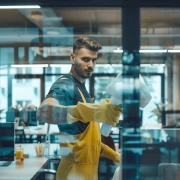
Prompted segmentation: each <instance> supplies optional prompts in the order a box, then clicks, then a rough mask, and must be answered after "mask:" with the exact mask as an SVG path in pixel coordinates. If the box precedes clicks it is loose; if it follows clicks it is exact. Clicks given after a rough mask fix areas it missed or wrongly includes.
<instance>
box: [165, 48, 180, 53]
mask: <svg viewBox="0 0 180 180" xmlns="http://www.w3.org/2000/svg"><path fill="white" fill-rule="evenodd" d="M168 52H169V53H180V49H172V50H168Z"/></svg>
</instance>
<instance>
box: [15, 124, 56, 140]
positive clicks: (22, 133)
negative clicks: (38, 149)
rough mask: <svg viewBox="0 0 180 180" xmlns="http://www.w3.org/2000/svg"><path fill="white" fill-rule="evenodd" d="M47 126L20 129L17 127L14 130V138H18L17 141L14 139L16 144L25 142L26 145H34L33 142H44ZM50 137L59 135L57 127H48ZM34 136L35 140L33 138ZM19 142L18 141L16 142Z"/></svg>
mask: <svg viewBox="0 0 180 180" xmlns="http://www.w3.org/2000/svg"><path fill="white" fill-rule="evenodd" d="M47 128H48V125H47V124H45V125H38V126H28V127H25V128H24V127H22V126H19V127H18V128H17V129H16V131H15V132H16V137H18V136H19V139H16V140H17V141H16V142H18V143H22V142H26V143H34V142H44V141H45V136H46V135H47ZM49 133H50V135H51V136H52V135H56V134H58V133H59V129H58V126H57V125H50V131H49ZM33 136H35V138H33ZM18 140H19V141H18Z"/></svg>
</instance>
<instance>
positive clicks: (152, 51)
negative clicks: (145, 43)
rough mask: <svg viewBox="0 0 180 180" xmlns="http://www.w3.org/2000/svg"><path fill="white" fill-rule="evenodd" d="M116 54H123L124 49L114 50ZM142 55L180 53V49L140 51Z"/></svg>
mask: <svg viewBox="0 0 180 180" xmlns="http://www.w3.org/2000/svg"><path fill="white" fill-rule="evenodd" d="M113 52H114V53H123V50H122V49H119V48H117V49H114V50H113ZM139 52H140V53H180V49H172V50H168V49H140V50H139Z"/></svg>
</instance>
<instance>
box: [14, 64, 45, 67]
mask: <svg viewBox="0 0 180 180" xmlns="http://www.w3.org/2000/svg"><path fill="white" fill-rule="evenodd" d="M11 67H12V68H31V67H34V68H36V67H48V64H13V65H11Z"/></svg>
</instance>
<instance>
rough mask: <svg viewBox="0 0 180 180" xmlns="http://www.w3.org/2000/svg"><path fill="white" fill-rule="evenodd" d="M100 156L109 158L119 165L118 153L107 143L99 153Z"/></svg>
mask: <svg viewBox="0 0 180 180" xmlns="http://www.w3.org/2000/svg"><path fill="white" fill-rule="evenodd" d="M101 156H104V157H107V158H108V159H111V160H112V161H113V162H114V163H115V164H117V165H119V163H120V153H118V152H116V151H114V150H113V149H111V148H110V147H109V146H107V145H106V146H105V147H104V149H103V152H102V153H101Z"/></svg>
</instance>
